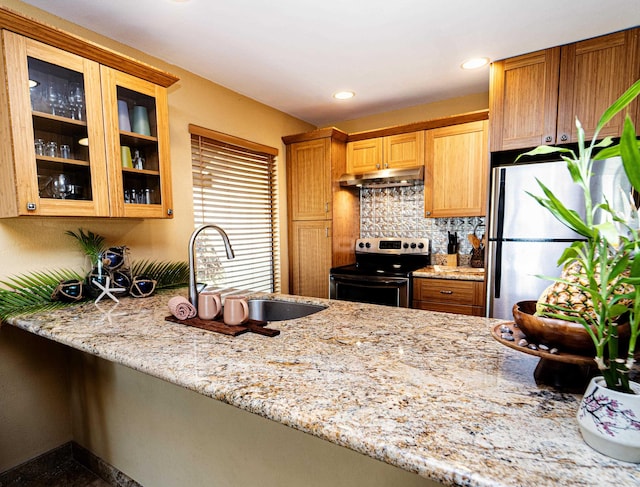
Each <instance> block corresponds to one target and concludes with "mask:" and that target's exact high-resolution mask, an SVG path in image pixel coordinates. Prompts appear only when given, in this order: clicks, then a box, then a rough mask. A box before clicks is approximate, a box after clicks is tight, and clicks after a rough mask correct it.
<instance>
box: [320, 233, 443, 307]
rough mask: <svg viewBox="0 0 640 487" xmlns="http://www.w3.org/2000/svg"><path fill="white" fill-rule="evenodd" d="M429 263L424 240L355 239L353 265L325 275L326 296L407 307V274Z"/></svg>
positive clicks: (408, 302)
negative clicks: (327, 275)
mask: <svg viewBox="0 0 640 487" xmlns="http://www.w3.org/2000/svg"><path fill="white" fill-rule="evenodd" d="M430 260H431V255H430V253H429V239H426V238H391V237H388V238H361V239H358V240H356V263H355V264H352V265H347V266H342V267H334V268H332V269H331V271H330V272H329V297H330V298H331V299H341V300H343V301H357V302H361V303H373V304H385V305H388V306H399V307H404V308H408V307H409V304H410V303H411V273H412V272H413V271H415V270H418V269H420V268H422V267H424V266H426V265H429V263H430Z"/></svg>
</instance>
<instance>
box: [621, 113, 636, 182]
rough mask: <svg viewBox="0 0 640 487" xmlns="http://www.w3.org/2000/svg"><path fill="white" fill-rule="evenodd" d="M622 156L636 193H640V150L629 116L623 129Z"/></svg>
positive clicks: (625, 169)
mask: <svg viewBox="0 0 640 487" xmlns="http://www.w3.org/2000/svg"><path fill="white" fill-rule="evenodd" d="M620 155H621V156H622V165H623V166H624V171H625V172H626V173H627V177H628V178H629V182H630V183H631V185H632V186H633V188H634V189H635V190H636V191H640V149H639V148H638V144H637V141H636V130H635V127H634V126H633V122H632V121H631V118H629V115H627V116H626V117H625V120H624V125H623V127H622V137H621V138H620Z"/></svg>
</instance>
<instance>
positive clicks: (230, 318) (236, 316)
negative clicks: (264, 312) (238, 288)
mask: <svg viewBox="0 0 640 487" xmlns="http://www.w3.org/2000/svg"><path fill="white" fill-rule="evenodd" d="M223 316H224V322H225V324H227V325H241V324H242V323H244V322H246V321H247V320H248V319H249V304H248V303H247V298H246V297H244V296H227V297H226V299H225V301H224V313H223Z"/></svg>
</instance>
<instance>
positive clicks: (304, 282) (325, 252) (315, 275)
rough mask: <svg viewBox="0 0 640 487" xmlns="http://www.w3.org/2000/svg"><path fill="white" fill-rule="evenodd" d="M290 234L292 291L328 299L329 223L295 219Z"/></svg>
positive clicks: (329, 263) (329, 266) (329, 262)
mask: <svg viewBox="0 0 640 487" xmlns="http://www.w3.org/2000/svg"><path fill="white" fill-rule="evenodd" d="M289 235H290V239H289V251H290V252H291V261H290V266H291V269H290V270H289V273H290V280H291V282H290V286H291V293H292V294H297V295H301V296H312V297H318V298H328V297H329V269H331V222H330V221H328V220H321V221H294V222H291V228H290V230H289Z"/></svg>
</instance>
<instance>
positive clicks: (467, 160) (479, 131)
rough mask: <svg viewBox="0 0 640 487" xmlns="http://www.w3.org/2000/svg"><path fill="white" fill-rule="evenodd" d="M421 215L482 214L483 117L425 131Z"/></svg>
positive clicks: (485, 169) (485, 168) (484, 189)
mask: <svg viewBox="0 0 640 487" xmlns="http://www.w3.org/2000/svg"><path fill="white" fill-rule="evenodd" d="M425 146H426V157H425V182H424V197H425V205H424V206H425V216H428V217H454V216H484V215H485V212H486V194H487V184H488V159H489V157H488V149H487V121H486V120H484V121H479V122H469V123H464V124H460V125H452V126H450V127H442V128H438V129H433V130H427V131H426V139H425Z"/></svg>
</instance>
